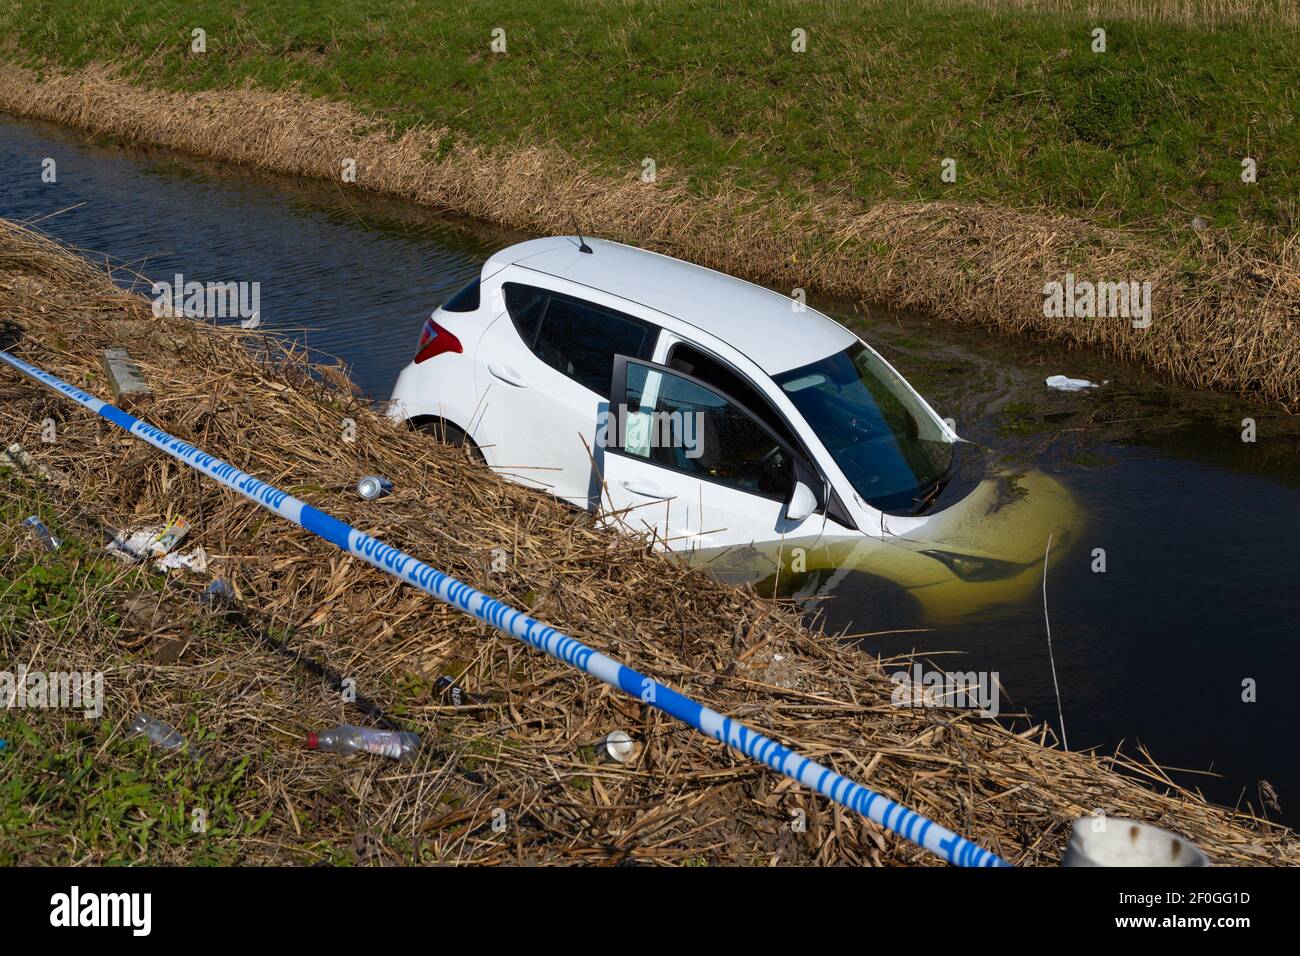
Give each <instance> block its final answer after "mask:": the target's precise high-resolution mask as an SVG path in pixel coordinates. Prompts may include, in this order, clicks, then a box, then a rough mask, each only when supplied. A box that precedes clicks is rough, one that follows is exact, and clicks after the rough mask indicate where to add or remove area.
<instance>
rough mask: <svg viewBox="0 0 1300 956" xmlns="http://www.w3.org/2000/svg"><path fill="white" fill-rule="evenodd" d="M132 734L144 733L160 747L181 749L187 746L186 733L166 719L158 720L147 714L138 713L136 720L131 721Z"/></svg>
mask: <svg viewBox="0 0 1300 956" xmlns="http://www.w3.org/2000/svg"><path fill="white" fill-rule="evenodd" d="M131 733H132V734H143V735H144V736H146V737H148V738H149V740H150V741H151V742H152V743H153V744H154V745H155V746H158V747H162V748H163V749H164V750H180V749H181V748H182V747H184V746H185V737H184V735H183V734H182V733H181V732H180V731H179V730H177V729H176V728H175V727H173V726H172V725H171V724H169V723H167V721H165V720H157V719H155V718H153V717H150V716H148V715H147V714H136V715H135V720H133V721H132V722H131Z"/></svg>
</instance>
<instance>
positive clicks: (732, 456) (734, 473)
mask: <svg viewBox="0 0 1300 956" xmlns="http://www.w3.org/2000/svg"><path fill="white" fill-rule="evenodd" d="M625 394H626V411H625V412H624V414H623V415H622V417H621V419H620V421H621V422H622V425H621V427H622V435H621V440H620V447H621V449H622V451H623V452H624V453H625V454H628V455H632V456H634V457H637V458H641V459H644V460H646V461H651V462H654V463H655V464H658V465H663V466H665V467H668V468H673V469H675V470H677V471H681V472H684V473H686V474H689V475H694V476H696V477H698V478H702V479H705V480H708V481H715V482H718V483H720V484H724V485H728V486H730V487H732V488H736V489H738V490H740V491H746V492H749V493H751V494H758V495H763V496H764V497H768V498H776V499H778V500H783V499H784V498H786V497H787V496H788V495H789V493H790V489H791V488H792V487H793V486H794V465H793V462H792V461H791V459H790V456H789V454H788V453H787V452H786V450H785V448H784V447H783V446H782V445H781V443H780V442H779V441H777V440H776V439H775V438H773V437H772V434H771V433H770V432H769V431H768V430H767V429H765V428H764V427H763V426H762V425H760V424H759V423H758V421H757V420H756V419H754V418H753V417H752V416H751V415H750V414H749V413H748V412H746V411H745V410H744V409H743V408H741V407H740V406H739V405H737V404H736V403H735V402H734V401H732V400H731V399H729V398H726V397H725V396H723V395H722V394H720V393H718V392H715V391H713V390H712V389H710V388H706V387H705V386H703V385H700V384H699V383H697V382H693V381H691V380H690V379H687V378H682V377H679V376H677V375H675V374H673V373H672V372H667V371H661V370H659V369H655V368H649V367H647V366H645V365H642V364H640V363H638V362H628V363H627V378H626V392H625Z"/></svg>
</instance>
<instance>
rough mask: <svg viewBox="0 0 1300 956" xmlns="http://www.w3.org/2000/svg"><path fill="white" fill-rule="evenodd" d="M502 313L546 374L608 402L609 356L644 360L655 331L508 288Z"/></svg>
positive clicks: (557, 296)
mask: <svg viewBox="0 0 1300 956" xmlns="http://www.w3.org/2000/svg"><path fill="white" fill-rule="evenodd" d="M504 288H505V296H506V308H507V310H508V311H509V312H510V317H511V319H513V321H514V323H515V328H516V329H518V331H519V335H520V337H521V338H522V339H523V340H524V343H525V344H526V345H527V346H528V347H529V348H530V349H532V351H533V354H534V355H536V356H537V357H538V358H539V359H541V360H542V361H543V362H545V363H546V364H547V365H549V366H550V367H551V368H553V369H555V370H556V371H557V372H560V373H561V374H562V375H566V376H568V377H569V378H571V379H573V380H574V381H575V382H577V383H578V384H579V385H583V386H585V387H586V388H589V389H591V390H592V391H593V392H595V393H596V394H597V395H599V396H600V397H601V398H609V382H610V377H611V376H612V374H613V371H614V356H615V355H635V356H648V355H649V354H650V352H651V351H652V350H653V349H654V345H655V340H656V339H657V338H658V334H659V329H658V327H656V326H654V325H651V324H650V323H649V322H643V321H642V320H641V319H637V318H634V317H633V316H630V315H626V314H624V313H622V312H618V311H616V310H614V309H607V308H605V307H604V306H600V305H596V304H595V303H593V302H585V301H583V300H582V299H576V298H573V297H572V296H567V295H563V294H561V293H558V292H550V291H547V290H545V289H537V288H533V287H532V286H525V285H519V284H517V283H513V282H507V283H506V284H505V287H504Z"/></svg>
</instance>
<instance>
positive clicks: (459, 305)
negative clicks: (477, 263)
mask: <svg viewBox="0 0 1300 956" xmlns="http://www.w3.org/2000/svg"><path fill="white" fill-rule="evenodd" d="M480 284H481V280H480V279H477V278H476V279H475V280H474V281H473V282H471V283H470V284H469V285H467V286H465V288H463V289H461V290H460V291H459V292H457V293H456V294H455V295H453V296H452V297H451V298H450V299H448V300H447V302H446V303H445V304H444V305H443V307H442V311H444V312H477V311H478V303H479V285H480Z"/></svg>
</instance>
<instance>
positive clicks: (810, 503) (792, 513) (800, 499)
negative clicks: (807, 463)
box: [785, 481, 817, 521]
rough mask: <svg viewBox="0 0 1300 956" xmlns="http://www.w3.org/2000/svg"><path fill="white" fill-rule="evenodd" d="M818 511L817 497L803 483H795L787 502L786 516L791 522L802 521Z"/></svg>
mask: <svg viewBox="0 0 1300 956" xmlns="http://www.w3.org/2000/svg"><path fill="white" fill-rule="evenodd" d="M816 510H817V496H816V495H815V494H813V491H812V489H811V488H809V487H808V486H807V485H805V484H804V483H803V482H802V481H796V482H795V483H794V491H792V492H790V500H789V501H788V502H786V506H785V516H786V518H788V519H789V520H790V521H802V520H803V519H804V518H806V517H808V516H809V515H810V514H812V513H813V512H814V511H816Z"/></svg>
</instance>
